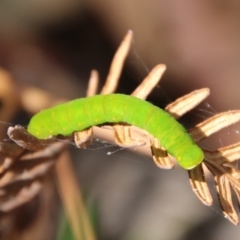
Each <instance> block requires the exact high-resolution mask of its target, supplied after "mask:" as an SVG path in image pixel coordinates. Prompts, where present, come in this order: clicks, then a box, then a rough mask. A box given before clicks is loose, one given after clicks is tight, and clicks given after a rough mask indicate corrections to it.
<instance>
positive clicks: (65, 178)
mask: <svg viewBox="0 0 240 240" xmlns="http://www.w3.org/2000/svg"><path fill="white" fill-rule="evenodd" d="M63 172H64V174H62V173H63ZM56 175H57V180H58V189H59V193H60V195H61V198H62V201H63V204H64V207H65V210H66V214H67V215H68V219H69V221H70V223H71V226H72V228H73V234H74V237H75V238H74V239H76V240H81V239H87V240H95V239H96V237H95V234H94V231H93V229H92V226H91V223H90V220H89V217H88V213H87V211H86V208H85V204H84V201H83V197H82V195H81V192H80V190H79V186H78V183H77V179H76V177H75V174H74V170H73V166H72V164H71V160H70V156H69V153H67V152H66V151H65V152H63V154H62V156H61V158H60V159H59V161H58V162H57V164H56Z"/></svg>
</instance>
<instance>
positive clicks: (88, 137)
mask: <svg viewBox="0 0 240 240" xmlns="http://www.w3.org/2000/svg"><path fill="white" fill-rule="evenodd" d="M92 140H93V129H92V128H91V127H90V128H88V129H85V130H83V131H79V132H74V142H75V144H76V146H77V147H78V148H86V147H87V146H88V145H90V144H91V143H92Z"/></svg>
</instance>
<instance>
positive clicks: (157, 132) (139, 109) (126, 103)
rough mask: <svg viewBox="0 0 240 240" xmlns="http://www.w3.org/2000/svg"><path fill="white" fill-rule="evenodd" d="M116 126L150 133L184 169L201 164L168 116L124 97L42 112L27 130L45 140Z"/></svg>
mask: <svg viewBox="0 0 240 240" xmlns="http://www.w3.org/2000/svg"><path fill="white" fill-rule="evenodd" d="M119 122H124V123H128V124H131V125H134V126H137V127H139V128H141V129H144V130H146V131H147V132H149V133H150V134H151V135H153V136H154V137H155V138H157V139H158V140H159V142H160V144H161V146H162V147H163V148H165V149H166V151H168V153H169V154H170V155H172V156H173V157H174V158H175V159H176V160H177V161H178V163H179V165H180V166H181V167H183V168H184V169H192V168H194V167H195V166H197V165H198V164H200V163H201V162H202V161H203V158H204V155H203V151H202V150H201V149H200V148H199V147H198V146H197V145H196V143H195V142H194V140H193V139H192V138H191V136H190V135H189V134H188V133H187V131H186V129H185V128H184V127H183V126H182V125H181V124H180V123H178V122H177V121H176V120H175V119H174V118H173V117H172V116H171V115H170V114H169V113H167V112H166V111H164V110H162V109H160V108H158V107H156V106H154V105H152V104H151V103H149V102H146V101H144V100H141V99H139V98H136V97H133V96H128V95H123V94H107V95H96V96H92V97H87V98H80V99H76V100H73V101H70V102H67V103H63V104H60V105H58V106H55V107H52V108H49V109H46V110H43V111H41V112H39V113H37V114H36V115H34V116H33V117H32V119H31V121H30V123H29V125H28V129H27V130H28V132H29V133H30V134H32V135H34V136H35V137H37V138H39V139H45V138H49V137H52V136H57V135H58V134H61V135H63V136H67V135H70V134H72V133H73V132H75V131H81V130H84V129H86V128H88V127H90V126H95V125H99V124H103V123H119Z"/></svg>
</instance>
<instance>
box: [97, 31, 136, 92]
mask: <svg viewBox="0 0 240 240" xmlns="http://www.w3.org/2000/svg"><path fill="white" fill-rule="evenodd" d="M132 36H133V32H132V31H131V30H129V31H128V32H127V34H126V36H125V38H124V39H123V41H122V43H121V45H120V46H119V48H118V50H117V51H116V53H115V55H114V57H113V60H112V64H111V66H110V69H109V73H108V76H107V79H106V82H105V84H104V86H103V88H102V91H101V94H108V93H113V92H115V90H116V88H117V84H118V81H119V77H120V75H121V72H122V68H123V64H124V61H125V59H126V57H127V54H128V52H129V49H130V46H131V41H132Z"/></svg>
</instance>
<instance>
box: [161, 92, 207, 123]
mask: <svg viewBox="0 0 240 240" xmlns="http://www.w3.org/2000/svg"><path fill="white" fill-rule="evenodd" d="M209 93H210V91H209V89H208V88H202V89H199V90H196V91H193V92H191V93H189V94H187V95H184V96H182V97H180V98H178V99H176V100H175V101H174V102H172V103H171V104H168V105H167V106H166V108H165V110H166V111H167V112H169V113H170V114H171V115H172V116H173V117H174V118H176V119H178V118H180V117H181V116H182V115H183V114H185V113H186V112H188V111H190V110H191V109H193V108H194V107H196V106H197V105H198V104H199V103H200V102H202V101H203V100H204V99H205V98H206V97H207V96H208V95H209Z"/></svg>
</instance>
